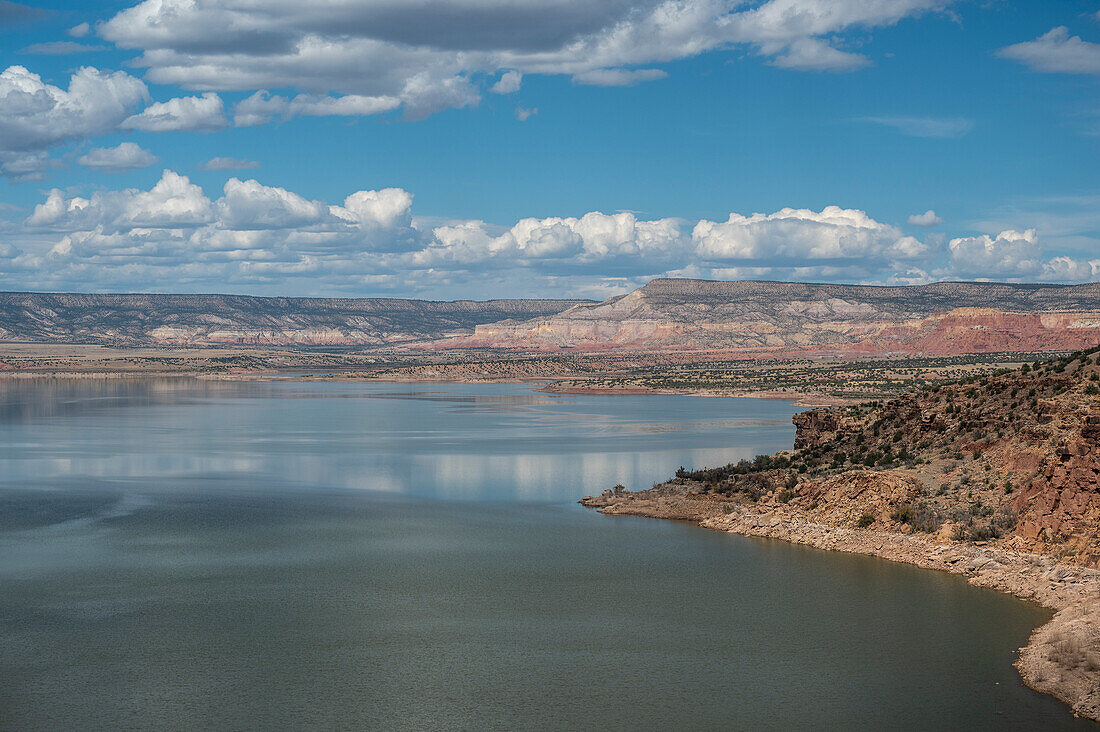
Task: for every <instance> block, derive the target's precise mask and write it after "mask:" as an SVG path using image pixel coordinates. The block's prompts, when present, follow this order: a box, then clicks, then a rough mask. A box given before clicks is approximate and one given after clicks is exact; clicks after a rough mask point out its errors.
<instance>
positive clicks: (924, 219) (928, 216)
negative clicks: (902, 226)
mask: <svg viewBox="0 0 1100 732" xmlns="http://www.w3.org/2000/svg"><path fill="white" fill-rule="evenodd" d="M909 223H910V224H911V225H912V226H922V227H924V228H931V227H933V226H939V225H940V224H942V223H943V219H941V218H940V217H939V216H937V215H936V212H935V211H933V210H932V209H928V210H927V211H925V212H924V213H922V214H912V215H911V216H910V217H909Z"/></svg>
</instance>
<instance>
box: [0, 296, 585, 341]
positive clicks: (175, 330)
mask: <svg viewBox="0 0 1100 732" xmlns="http://www.w3.org/2000/svg"><path fill="white" fill-rule="evenodd" d="M577 303H578V301H576V300H490V301H486V302H475V301H469V300H461V301H456V302H434V301H429V300H401V299H384V298H383V299H324V298H283V297H239V296H234V295H77V294H51V293H0V341H6V342H14V341H18V342H31V343H95V344H104V345H112V346H158V345H174V346H209V345H213V346H218V345H234V346H239V345H262V346H285V345H299V346H354V345H383V344H389V343H403V342H411V341H421V340H427V339H435V338H443V337H448V336H454V335H461V334H469V333H471V332H472V331H473V329H474V327H475V326H477V325H479V324H482V323H488V322H495V321H500V320H504V319H508V318H531V317H535V316H547V315H552V314H554V313H558V312H561V311H562V310H565V309H566V308H569V307H571V306H573V305H576V304H577Z"/></svg>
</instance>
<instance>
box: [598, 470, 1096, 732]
mask: <svg viewBox="0 0 1100 732" xmlns="http://www.w3.org/2000/svg"><path fill="white" fill-rule="evenodd" d="M580 503H581V504H582V505H584V506H587V507H589V508H595V509H597V510H598V511H599V512H600V513H603V514H608V515H630V516H644V517H649V518H661V519H673V520H682V521H692V522H694V523H697V524H698V525H699V526H702V527H703V528H707V529H712V530H714V531H725V532H727V533H732V534H741V535H744V536H756V537H764V538H771V539H781V540H783V541H789V542H792V543H796V544H804V545H807V546H812V547H815V548H818V549H827V550H831V551H843V552H851V553H855V554H868V555H873V556H877V557H881V558H883V559H888V560H891V561H895V562H904V563H906V564H912V565H915V566H917V567H921V568H924V569H935V570H940V571H944V572H951V573H953V574H959V575H962V576H964V577H965V578H966V579H967V581H968V582H970V583H971V584H973V585H976V586H978V587H987V588H990V589H995V590H999V591H1001V592H1007V593H1010V594H1012V595H1015V596H1017V597H1020V598H1023V599H1025V600H1030V601H1033V602H1037V603H1039V604H1041V605H1043V606H1045V607H1048V608H1050V609H1052V610H1054V611H1055V615H1054V617H1053V618H1052V619H1051V620H1050V622H1048V623H1047V624H1046V625H1043V626H1042V627H1040V628H1038V629H1036V630H1035V632H1034V633H1032V635H1031V638H1030V639H1029V641H1028V644H1027V645H1026V646H1025V647H1024V648H1022V649H1020V657H1019V660H1018V661H1017V662H1016V668H1017V669H1018V670H1019V672H1020V676H1021V677H1022V678H1023V681H1024V683H1025V684H1027V685H1028V686H1030V687H1031V688H1033V689H1035V690H1036V691H1040V692H1043V693H1046V694H1051V695H1052V696H1054V697H1056V698H1058V699H1060V700H1061V701H1063V702H1065V703H1066V704H1068V705H1069V706H1070V707H1071V708H1072V709H1073V712H1074V714H1076V715H1079V716H1082V717H1087V718H1089V719H1092V720H1096V721H1100V571H1098V570H1095V569H1090V568H1086V567H1078V566H1068V565H1064V564H1061V563H1059V562H1058V561H1057V560H1056V559H1054V558H1053V557H1050V556H1045V555H1042V554H1030V553H1024V552H1014V551H1008V550H1005V549H998V548H994V547H991V546H982V545H981V544H975V543H970V542H961V541H953V540H951V539H950V538H947V537H944V536H930V535H918V534H904V533H897V532H890V531H876V530H871V529H858V528H847V527H841V526H830V525H827V524H822V523H818V522H814V521H813V520H811V519H810V518H808V517H806V516H804V515H802V514H801V513H800V512H799V511H798V510H797V509H795V508H793V507H790V506H786V505H778V506H774V507H771V506H769V507H768V510H767V511H765V512H762V511H759V510H755V509H756V508H757V507H755V506H753V505H751V504H749V505H746V504H741V503H737V502H731V501H725V500H718V499H715V498H712V497H710V496H705V495H695V494H690V493H684V492H683V491H682V490H678V487H675V486H670V485H667V484H666V485H661V486H657V487H655V488H652V489H650V490H647V491H639V492H637V493H633V492H629V491H625V490H614V491H611V490H609V491H605V492H604V493H603V494H602V495H600V496H587V497H585V498H582V499H581V501H580Z"/></svg>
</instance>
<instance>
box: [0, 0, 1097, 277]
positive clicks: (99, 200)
mask: <svg viewBox="0 0 1100 732" xmlns="http://www.w3.org/2000/svg"><path fill="white" fill-rule="evenodd" d="M250 5H252V3H248V2H244V0H229V1H221V2H214V1H213V0H146V2H143V3H140V4H137V3H94V4H92V3H53V4H46V3H26V4H14V3H0V44H2V45H0V49H2V51H0V53H2V54H3V58H2V59H0V69H7V71H6V72H5V77H6V83H0V170H3V171H4V173H5V175H4V177H5V179H6V182H5V183H3V184H0V218H2V219H3V222H2V223H0V287H2V288H3V289H31V290H37V289H52V290H56V289H62V290H111V291H118V290H138V291H221V292H242V293H255V294H294V295H305V294H311V295H412V296H419V297H438V298H453V297H475V298H483V297H492V296H523V295H545V296H551V295H587V296H601V295H604V294H613V293H616V292H621V291H623V290H626V289H629V288H631V287H633V286H636V285H637V284H639V283H643V282H644V281H646V280H647V279H649V278H651V277H654V276H662V275H672V276H699V277H713V278H753V279H784V280H787V279H796V280H807V279H808V280H835V281H847V282H897V283H909V282H914V283H915V282H926V281H934V280H939V279H976V278H991V279H1004V280H1013V281H1064V282H1081V281H1093V280H1097V279H1100V247H1098V245H1100V174H1098V172H1097V171H1098V170H1100V94H1098V93H1097V92H1098V90H1100V6H1098V5H1097V4H1096V3H1095V2H1091V3H1087V2H1070V1H1066V2H1027V3H1013V2H996V1H993V2H947V1H946V0H859V1H857V0H833V1H831V2H827V1H826V0H768V1H767V2H759V1H757V2H732V1H727V0H671V1H668V0H662V1H661V2H658V1H657V0H652V1H649V2H635V3H625V2H622V3H620V2H616V1H614V0H604V1H603V2H587V1H586V0H553V1H552V2H545V1H544V2H537V3H536V2H533V1H531V0H441V2H438V3H435V4H434V5H430V6H429V7H427V9H425V8H423V7H421V5H425V4H424V3H420V2H418V1H417V0H404V1H403V2H397V1H396V0H369V1H364V2H352V1H351V0H324V1H323V2H317V3H314V4H309V13H310V15H309V18H308V22H303V20H302V18H301V17H299V15H298V13H300V12H301V9H300V8H301V7H302V6H303V4H301V3H290V2H283V0H271V2H269V3H265V4H263V6H264V12H263V13H258V12H256V11H255V10H251V9H250V8H249V6H250ZM85 23H86V24H87V26H84V25H82V24H85ZM304 26H305V27H304ZM310 26H312V27H310ZM62 51H64V52H65V53H60V52H62ZM14 67H20V68H18V69H15V70H13V68H14ZM89 67H90V68H91V69H94V70H95V71H94V75H95V79H96V80H95V81H94V83H92V82H89V83H88V84H87V85H86V87H87V88H86V89H84V91H81V90H80V89H78V88H77V87H76V86H73V87H70V84H71V83H72V77H73V76H74V74H81V73H83V74H85V75H87V74H89V73H93V72H89V71H88V70H87V69H88V68H89ZM82 68H84V69H85V71H84V72H81V71H80V69H82ZM109 73H110V74H114V75H113V76H108V74H109ZM494 87H496V88H495V90H494ZM496 92H504V93H496ZM257 94H259V96H256V95H257ZM106 98H109V99H111V100H113V106H112V104H104V103H103V100H104V99H106ZM172 100H175V101H172ZM334 112H339V113H334ZM120 146H121V147H120ZM97 151H98V152H97ZM219 158H220V159H223V160H222V164H221V165H218V164H214V165H210V164H209V161H211V160H214V159H219ZM224 159H233V161H236V162H233V161H226V160H224ZM204 167H207V168H210V167H213V168H217V169H212V170H211V169H203V168H204ZM166 171H167V172H166ZM250 181H254V183H253V182H250ZM227 182H228V184H227ZM360 191H364V192H372V191H373V192H379V191H381V192H382V193H373V194H372V193H364V194H363V195H361V196H359V197H358V198H356V199H355V200H356V201H358V203H351V204H349V203H348V200H350V199H348V197H349V196H352V195H353V194H356V192H360ZM346 199H347V200H346ZM36 207H38V208H36ZM928 211H932V212H934V213H933V214H927V212H928ZM731 214H734V215H735V217H734V218H732V219H731ZM754 214H755V215H754ZM911 216H913V217H915V218H914V219H913V222H915V223H911V222H910V217H911Z"/></svg>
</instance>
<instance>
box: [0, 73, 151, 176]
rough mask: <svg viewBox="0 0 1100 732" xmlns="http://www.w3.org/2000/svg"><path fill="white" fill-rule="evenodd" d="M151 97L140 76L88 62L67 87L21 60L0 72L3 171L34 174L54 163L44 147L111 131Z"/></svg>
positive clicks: (7, 173) (55, 145) (10, 174)
mask: <svg viewBox="0 0 1100 732" xmlns="http://www.w3.org/2000/svg"><path fill="white" fill-rule="evenodd" d="M147 98H148V91H147V90H146V88H145V84H144V83H143V82H142V81H141V80H140V79H135V78H134V77H132V76H130V75H129V74H126V73H124V72H122V71H117V72H114V73H109V72H104V71H99V70H98V69H94V68H90V67H85V68H82V69H79V70H78V71H76V72H75V73H74V74H73V75H72V76H71V78H70V79H69V86H68V88H67V89H62V88H61V87H58V86H54V85H52V84H47V83H45V82H43V81H42V77H40V76H39V75H38V74H34V73H32V72H30V71H29V70H27V69H26V68H25V67H23V66H9V67H8V68H7V69H5V70H4V71H3V73H0V173H3V174H4V175H8V176H11V177H15V178H19V177H35V176H38V175H40V174H41V173H42V172H44V171H45V170H47V169H48V168H49V167H50V163H49V162H48V158H47V155H46V154H45V151H47V150H49V149H51V148H54V147H57V146H59V145H62V144H65V143H69V142H73V141H75V140H80V139H83V138H86V137H92V136H95V135H101V134H104V133H107V132H112V131H114V130H115V129H117V127H118V125H119V124H120V123H121V122H122V121H123V120H124V119H126V117H128V116H129V115H130V114H131V112H132V111H133V110H134V109H135V108H136V107H138V106H139V105H141V104H142V102H144V101H145V100H146V99H147Z"/></svg>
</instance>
